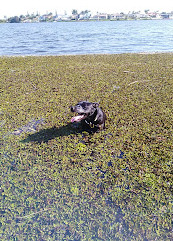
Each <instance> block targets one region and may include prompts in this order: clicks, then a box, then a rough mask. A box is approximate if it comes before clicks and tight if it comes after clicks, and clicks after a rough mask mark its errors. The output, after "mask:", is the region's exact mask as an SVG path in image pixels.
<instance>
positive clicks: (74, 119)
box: [71, 115, 84, 122]
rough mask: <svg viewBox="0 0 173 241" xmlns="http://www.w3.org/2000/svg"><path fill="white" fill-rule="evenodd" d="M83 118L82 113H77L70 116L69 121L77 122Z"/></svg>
mask: <svg viewBox="0 0 173 241" xmlns="http://www.w3.org/2000/svg"><path fill="white" fill-rule="evenodd" d="M83 118H84V115H78V116H74V117H73V118H71V122H79V121H81V120H82V119H83Z"/></svg>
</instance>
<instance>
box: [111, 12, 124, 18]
mask: <svg viewBox="0 0 173 241" xmlns="http://www.w3.org/2000/svg"><path fill="white" fill-rule="evenodd" d="M124 19H125V15H124V14H122V13H114V14H111V15H110V20H124Z"/></svg>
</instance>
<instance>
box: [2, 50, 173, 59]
mask: <svg viewBox="0 0 173 241" xmlns="http://www.w3.org/2000/svg"><path fill="white" fill-rule="evenodd" d="M158 54H173V51H170V52H169V51H168V52H164V51H163V52H159V51H154V52H138V53H132V52H129V53H128V52H124V53H113V54H110V53H98V54H97V53H88V54H60V55H57V54H55V55H47V54H46V55H0V58H18V57H22V58H24V57H63V56H65V57H68V56H69V57H71V56H92V55H93V56H106V55H107V56H111V55H115V56H117V55H158Z"/></svg>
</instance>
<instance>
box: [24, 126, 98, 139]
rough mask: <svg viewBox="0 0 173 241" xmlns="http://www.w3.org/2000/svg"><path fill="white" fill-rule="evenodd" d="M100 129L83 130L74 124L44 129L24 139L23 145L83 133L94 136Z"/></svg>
mask: <svg viewBox="0 0 173 241" xmlns="http://www.w3.org/2000/svg"><path fill="white" fill-rule="evenodd" d="M97 130H98V129H96V128H87V129H84V128H82V126H81V125H74V124H71V123H70V124H67V125H65V126H61V127H56V126H54V127H51V128H48V129H42V130H40V131H38V132H37V133H34V134H29V135H28V136H27V137H26V138H25V139H23V140H22V141H21V142H22V143H28V142H36V143H39V144H40V143H42V142H48V141H49V140H52V139H55V138H57V137H63V136H69V135H72V134H76V135H77V134H79V133H82V132H87V133H88V134H94V133H95V132H97Z"/></svg>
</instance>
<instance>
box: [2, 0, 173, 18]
mask: <svg viewBox="0 0 173 241" xmlns="http://www.w3.org/2000/svg"><path fill="white" fill-rule="evenodd" d="M72 9H76V10H78V12H80V11H82V10H90V11H91V12H93V13H96V12H97V11H98V12H100V13H105V12H106V13H117V12H118V13H120V12H124V13H128V12H129V11H139V10H140V11H144V10H146V9H149V10H151V11H153V10H155V11H161V12H162V11H166V12H170V11H173V0H164V1H163V0H162V1H161V0H160V1H159V0H142V1H140V0H105V1H104V0H86V1H84V0H83V1H82V0H62V1H61V0H1V3H0V18H4V16H6V17H12V16H20V15H22V14H23V15H25V14H27V13H29V14H32V13H37V12H38V13H40V14H44V13H47V12H52V13H55V11H57V13H59V14H63V13H64V12H65V11H66V12H67V14H71V12H72Z"/></svg>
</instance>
